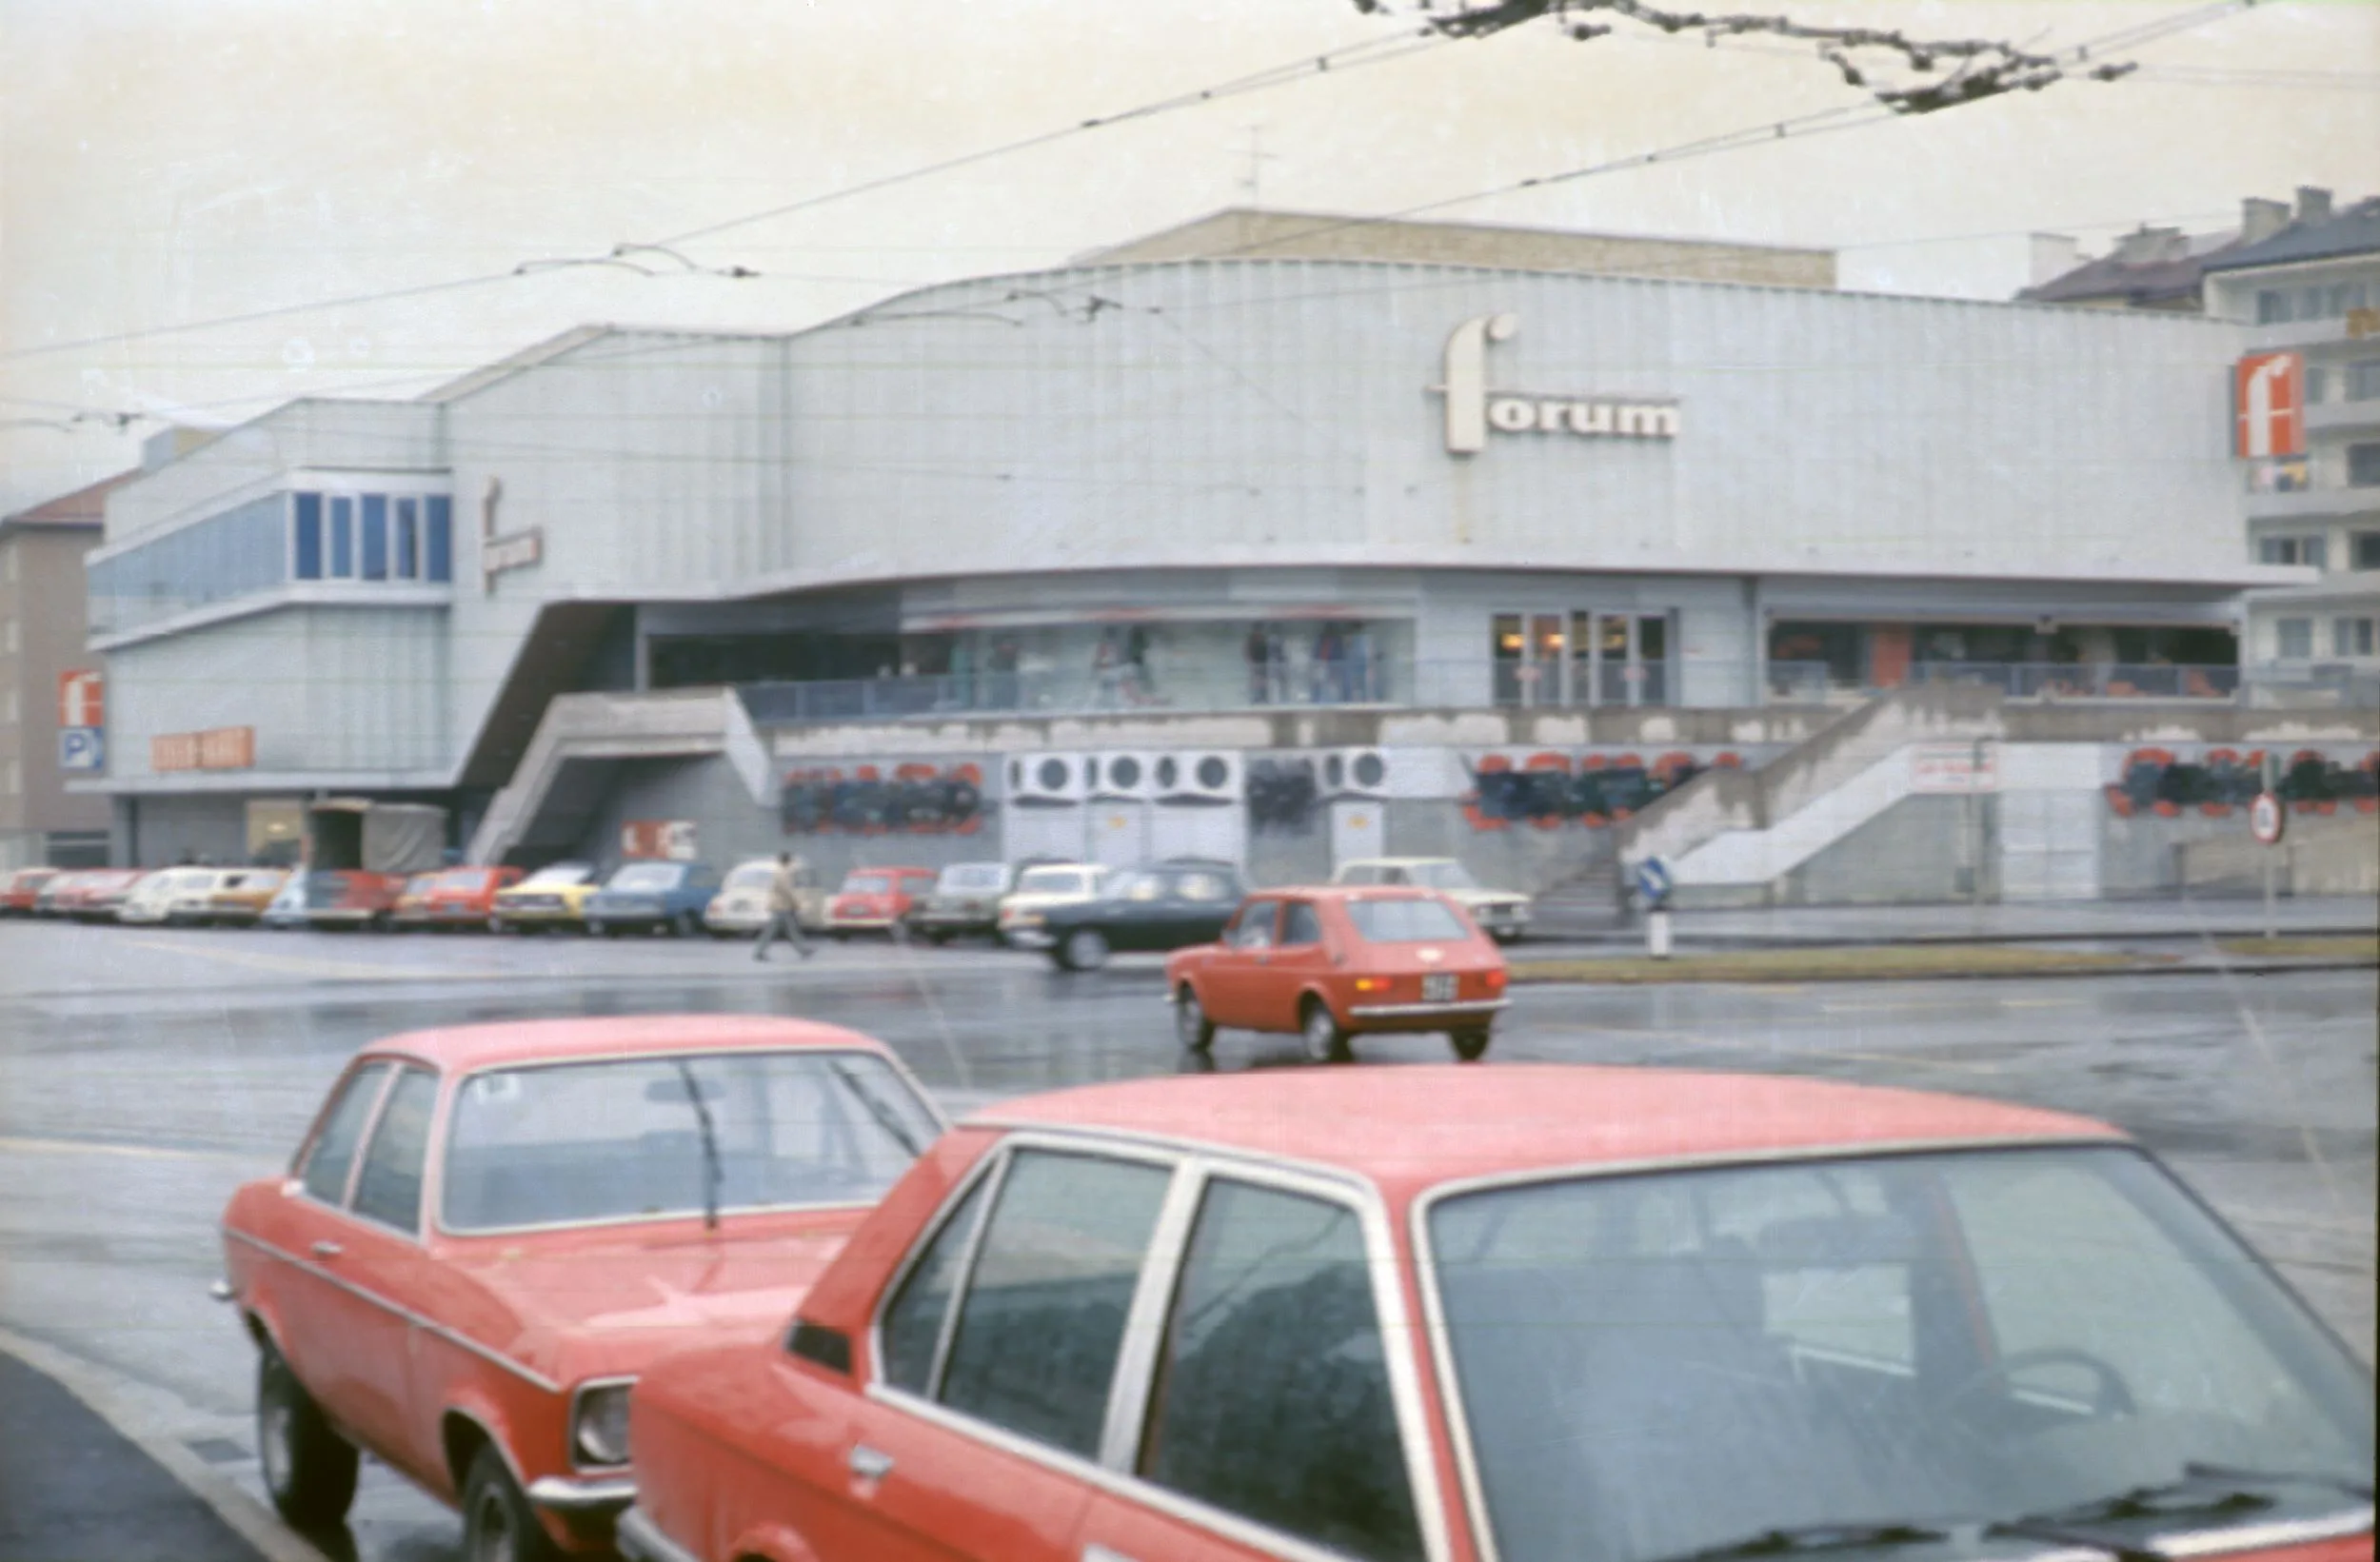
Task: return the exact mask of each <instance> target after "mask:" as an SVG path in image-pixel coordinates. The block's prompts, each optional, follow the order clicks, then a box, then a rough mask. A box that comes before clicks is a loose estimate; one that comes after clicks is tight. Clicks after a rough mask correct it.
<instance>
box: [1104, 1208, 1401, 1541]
mask: <svg viewBox="0 0 2380 1562" xmlns="http://www.w3.org/2000/svg"><path fill="white" fill-rule="evenodd" d="M1138 1470H1139V1473H1140V1475H1141V1476H1142V1477H1143V1478H1144V1479H1146V1480H1149V1481H1152V1482H1154V1483H1156V1484H1157V1485H1159V1486H1161V1487H1164V1488H1166V1489H1168V1490H1170V1491H1174V1492H1179V1493H1181V1494H1183V1495H1184V1496H1188V1497H1195V1498H1197V1499H1198V1500H1199V1501H1200V1502H1204V1503H1207V1504H1210V1505H1212V1506H1214V1507H1216V1508H1220V1509H1222V1510H1223V1511H1224V1512H1226V1513H1235V1514H1238V1515H1240V1517H1242V1518H1248V1519H1253V1520H1255V1521H1256V1522H1257V1523H1259V1524H1261V1525H1264V1526H1265V1527H1266V1528H1268V1529H1273V1530H1278V1531H1280V1532H1283V1533H1286V1534H1292V1535H1296V1536H1298V1537H1299V1538H1300V1539H1302V1540H1308V1541H1312V1542H1314V1543H1315V1544H1318V1545H1320V1546H1325V1547H1328V1548H1330V1549H1331V1550H1333V1551H1337V1552H1345V1553H1346V1554H1348V1555H1350V1556H1357V1557H1363V1558H1366V1559H1368V1562H1418V1559H1419V1558H1420V1556H1421V1554H1422V1551H1421V1531H1420V1525H1419V1522H1418V1520H1417V1519H1416V1517H1415V1516H1414V1506H1413V1492H1412V1488H1411V1486H1410V1484H1409V1483H1408V1481H1407V1479H1406V1474H1405V1462H1404V1455H1403V1452H1402V1447H1401V1443H1400V1441H1399V1438H1398V1426H1397V1411H1396V1401H1395V1399H1394V1398H1393V1397H1392V1395H1391V1394H1390V1392H1389V1385H1388V1360H1387V1349H1386V1344H1385V1342H1384V1340H1383V1339H1382V1337H1381V1334H1380V1325H1379V1317H1378V1313H1377V1312H1376V1311H1375V1309H1374V1307H1373V1301H1372V1277H1371V1269H1370V1266H1369V1265H1368V1264H1367V1263H1366V1261H1365V1256H1364V1243H1363V1233H1362V1229H1361V1227H1360V1226H1359V1223H1358V1221H1357V1218H1356V1214H1355V1212H1354V1211H1353V1210H1350V1209H1348V1208H1346V1207H1345V1206H1344V1205H1340V1204H1337V1203H1334V1202H1331V1201H1329V1200H1327V1199H1321V1198H1315V1197H1311V1196H1307V1195H1303V1194H1296V1193H1288V1192H1284V1191H1281V1190H1279V1189H1275V1188H1262V1187H1258V1186H1255V1185H1254V1184H1251V1183H1245V1182H1240V1181H1237V1180H1234V1179H1232V1178H1229V1177H1217V1178H1216V1179H1215V1180H1213V1181H1212V1182H1210V1183H1208V1184H1207V1188H1206V1192H1205V1194H1204V1195H1203V1196H1201V1198H1200V1207H1199V1215H1198V1219H1197V1221H1196V1223H1195V1224H1194V1225H1193V1226H1192V1228H1191V1234H1190V1245H1189V1250H1188V1252H1187V1253H1186V1254H1185V1256H1184V1257H1183V1260H1182V1270H1181V1279H1180V1284H1179V1286H1178V1287H1177V1289H1176V1292H1175V1295H1174V1304H1173V1313H1172V1316H1171V1317H1169V1318H1168V1319H1167V1320H1166V1327H1165V1335H1164V1341H1163V1345H1162V1347H1161V1353H1160V1356H1159V1359H1158V1365H1157V1379H1156V1383H1155V1386H1154V1388H1153V1389H1152V1391H1151V1394H1150V1399H1149V1414H1148V1420H1147V1423H1146V1428H1145V1431H1144V1432H1143V1433H1142V1440H1141V1445H1140V1459H1139V1464H1138Z"/></svg>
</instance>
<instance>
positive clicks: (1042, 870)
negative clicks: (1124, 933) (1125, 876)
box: [1000, 862, 1116, 949]
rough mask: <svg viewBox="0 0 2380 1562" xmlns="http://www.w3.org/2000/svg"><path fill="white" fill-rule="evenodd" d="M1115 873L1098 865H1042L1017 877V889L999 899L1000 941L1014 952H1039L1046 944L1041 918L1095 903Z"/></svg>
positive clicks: (1053, 863) (1064, 863)
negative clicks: (1054, 908) (1086, 902)
mask: <svg viewBox="0 0 2380 1562" xmlns="http://www.w3.org/2000/svg"><path fill="white" fill-rule="evenodd" d="M1115 871H1116V870H1115V869H1113V868H1110V867H1107V866H1105V865H1103V864H1101V863H1098V862H1043V863H1041V864H1039V865H1038V866H1035V867H1030V868H1027V869H1025V870H1024V871H1023V872H1022V873H1021V874H1019V875H1017V887H1016V888H1015V889H1012V890H1010V891H1009V892H1008V893H1007V894H1006V895H1003V896H1002V897H1001V900H1000V937H1001V940H1002V942H1003V943H1006V944H1008V945H1010V946H1011V947H1012V948H1017V949H1039V948H1041V947H1042V946H1043V945H1045V944H1047V943H1048V942H1049V939H1047V937H1045V936H1044V935H1043V934H1042V932H1041V917H1042V914H1043V913H1045V912H1047V911H1048V910H1049V909H1050V907H1052V906H1070V905H1074V904H1077V903H1078V902H1081V901H1083V900H1098V899H1099V898H1100V896H1101V894H1102V893H1103V892H1104V891H1105V890H1106V887H1107V880H1108V878H1109V876H1110V875H1112V874H1113V873H1114V872H1115Z"/></svg>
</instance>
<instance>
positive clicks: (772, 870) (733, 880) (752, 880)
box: [727, 862, 777, 889]
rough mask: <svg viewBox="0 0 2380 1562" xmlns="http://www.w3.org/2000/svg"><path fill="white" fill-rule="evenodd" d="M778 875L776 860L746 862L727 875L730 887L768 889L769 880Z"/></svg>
mask: <svg viewBox="0 0 2380 1562" xmlns="http://www.w3.org/2000/svg"><path fill="white" fill-rule="evenodd" d="M776 877H777V864H776V863H774V862H746V863H744V866H742V867H740V868H738V869H736V871H735V872H733V873H731V874H729V875H728V876H727V887H728V888H729V889H766V888H767V887H768V881H769V880H772V879H774V878H776Z"/></svg>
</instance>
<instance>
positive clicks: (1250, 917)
mask: <svg viewBox="0 0 2380 1562" xmlns="http://www.w3.org/2000/svg"><path fill="white" fill-rule="evenodd" d="M1279 910H1280V902H1279V901H1278V900H1250V901H1249V902H1248V903H1247V904H1245V905H1243V906H1241V907H1240V912H1239V915H1238V916H1236V917H1234V918H1233V919H1232V924H1231V933H1230V935H1229V937H1228V939H1226V940H1225V941H1227V942H1228V943H1229V944H1230V945H1231V946H1232V947H1233V948H1234V949H1270V948H1272V947H1273V919H1274V917H1275V916H1276V915H1278V914H1279Z"/></svg>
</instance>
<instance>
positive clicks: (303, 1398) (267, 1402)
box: [256, 1345, 356, 1530]
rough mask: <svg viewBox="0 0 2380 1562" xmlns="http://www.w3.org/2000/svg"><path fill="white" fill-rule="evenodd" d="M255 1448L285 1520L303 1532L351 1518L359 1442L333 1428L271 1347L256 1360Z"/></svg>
mask: <svg viewBox="0 0 2380 1562" xmlns="http://www.w3.org/2000/svg"><path fill="white" fill-rule="evenodd" d="M256 1452H257V1456H258V1457H259V1458H260V1459H261V1460H262V1461H263V1463H264V1475H265V1492H266V1494H267V1495H268V1496H270V1497H271V1498H272V1505H273V1506H274V1507H275V1508H277V1509H279V1510H280V1511H281V1516H282V1517H283V1518H286V1519H288V1521H289V1522H290V1523H291V1524H292V1525H294V1526H295V1527H297V1528H298V1529H300V1530H324V1529H327V1528H329V1527H330V1526H331V1525H334V1524H336V1523H338V1522H339V1521H340V1520H341V1519H343V1518H345V1517H347V1508H348V1505H349V1504H351V1503H353V1502H354V1501H355V1467H356V1453H355V1445H354V1444H352V1443H350V1442H348V1441H347V1440H346V1439H345V1438H343V1437H341V1436H340V1435H339V1434H338V1433H335V1432H333V1431H331V1430H330V1423H329V1422H328V1421H327V1420H326V1419H325V1418H324V1416H323V1413H322V1408H321V1407H320V1406H318V1405H316V1404H315V1403H314V1399H313V1396H312V1395H311V1394H307V1392H306V1386H305V1385H304V1384H302V1383H300V1382H299V1381H298V1380H297V1374H295V1373H293V1372H291V1371H290V1370H289V1364H288V1362H287V1361H284V1360H282V1359H281V1353H280V1352H279V1351H276V1350H274V1349H273V1348H272V1347H271V1346H269V1345H268V1346H266V1347H265V1349H264V1354H262V1355H260V1356H258V1357H257V1361H256Z"/></svg>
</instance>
